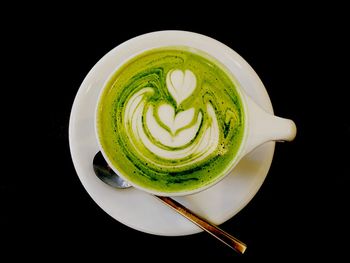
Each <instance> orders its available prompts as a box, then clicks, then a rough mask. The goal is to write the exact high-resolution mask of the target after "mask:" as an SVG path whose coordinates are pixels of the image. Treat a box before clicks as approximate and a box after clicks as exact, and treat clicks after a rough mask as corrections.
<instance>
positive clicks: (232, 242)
mask: <svg viewBox="0 0 350 263" xmlns="http://www.w3.org/2000/svg"><path fill="white" fill-rule="evenodd" d="M155 197H157V198H158V199H159V200H161V201H162V202H163V203H165V204H166V205H167V206H169V207H171V208H172V209H174V210H175V211H176V212H178V213H179V214H181V215H183V216H184V217H186V218H187V219H188V220H190V221H192V222H193V223H195V224H196V225H197V226H199V227H200V228H202V229H203V230H204V231H206V232H208V233H209V234H210V235H212V236H214V237H216V238H217V239H219V240H220V241H221V242H223V243H224V244H226V245H227V246H229V247H230V248H232V249H234V250H235V251H237V252H238V253H240V254H243V253H244V251H245V250H246V249H247V246H246V245H245V244H244V243H243V242H241V241H239V240H238V239H237V238H235V237H233V236H231V235H230V234H229V233H227V232H225V231H224V230H222V229H220V228H219V227H217V226H215V225H213V224H211V223H209V222H207V221H206V220H204V219H203V218H201V217H199V216H197V215H195V214H194V213H193V212H192V211H191V210H189V209H188V208H186V207H184V206H183V205H181V204H180V203H178V202H176V201H175V200H174V199H171V198H169V197H164V196H155Z"/></svg>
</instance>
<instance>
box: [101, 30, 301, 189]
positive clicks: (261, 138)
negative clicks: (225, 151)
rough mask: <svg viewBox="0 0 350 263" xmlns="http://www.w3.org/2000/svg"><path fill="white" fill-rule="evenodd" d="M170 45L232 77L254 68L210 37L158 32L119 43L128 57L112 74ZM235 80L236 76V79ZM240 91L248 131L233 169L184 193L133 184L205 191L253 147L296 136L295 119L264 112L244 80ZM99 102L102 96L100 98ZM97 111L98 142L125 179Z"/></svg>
mask: <svg viewBox="0 0 350 263" xmlns="http://www.w3.org/2000/svg"><path fill="white" fill-rule="evenodd" d="M169 46H185V47H189V48H194V49H197V50H200V51H203V52H205V53H207V54H208V55H210V56H211V57H213V58H214V59H216V60H218V61H219V62H220V63H221V64H223V65H224V66H225V67H226V69H227V70H228V71H229V72H230V73H232V75H233V78H235V76H234V73H233V72H235V68H237V67H240V68H241V69H243V70H248V71H253V69H252V68H251V67H250V66H249V64H248V63H247V62H246V61H245V60H244V59H243V58H242V57H241V56H240V55H238V54H237V53H236V52H235V51H233V50H232V49H231V48H229V47H228V46H226V45H224V44H222V43H221V42H219V41H217V40H215V39H212V38H210V37H207V36H204V35H200V34H197V33H192V32H186V31H158V32H153V33H148V34H144V35H141V36H138V37H135V38H133V39H130V40H128V41H126V42H124V43H122V44H120V45H119V46H118V47H117V48H116V49H117V51H118V52H119V53H120V54H121V55H122V57H124V58H125V60H123V61H120V63H119V64H118V66H117V67H116V68H115V70H114V71H113V72H112V74H111V76H112V75H113V74H114V73H115V72H116V71H117V70H118V69H119V68H120V67H121V66H123V65H124V64H125V63H126V62H128V61H129V60H130V59H132V58H133V57H135V56H137V55H139V54H141V53H143V52H146V51H148V50H151V49H155V48H162V47H169ZM250 75H251V76H256V74H250ZM235 79H236V78H235ZM108 80H109V77H108V78H107V79H106V81H105V85H104V87H106V84H107V82H108ZM248 81H251V82H261V80H260V79H259V78H258V77H256V78H254V77H252V78H251V79H249V80H248ZM238 84H239V85H237V87H236V88H237V91H238V93H239V94H240V97H241V100H242V106H243V112H244V114H245V116H244V119H245V127H244V128H245V131H244V136H243V141H242V143H241V146H240V149H239V150H238V152H237V154H236V156H234V157H233V159H234V161H233V162H232V164H231V166H230V169H229V170H228V171H227V172H226V173H225V174H224V175H221V176H218V177H217V180H215V181H213V182H212V183H211V184H209V185H205V186H203V187H200V188H197V189H195V190H190V191H182V192H179V193H177V192H172V193H164V192H155V191H153V190H150V189H148V188H145V187H143V186H141V185H138V184H135V183H134V182H130V183H131V184H132V185H133V186H134V187H136V188H138V189H141V190H144V191H146V192H149V193H151V194H156V195H162V196H180V195H188V194H194V193H197V192H199V191H202V190H205V189H207V188H208V187H211V186H213V185H214V184H216V183H218V182H219V181H220V180H222V179H223V178H224V177H225V176H226V175H228V174H230V172H231V171H232V169H234V167H235V166H236V165H237V163H238V162H239V160H241V159H242V158H243V157H244V156H245V155H246V154H248V153H249V152H251V151H252V150H253V149H254V148H256V147H258V146H259V145H261V144H263V143H265V142H268V141H291V140H293V139H294V137H295V135H296V126H295V123H294V122H293V121H292V120H289V119H284V118H280V117H277V116H274V115H272V114H270V113H267V112H266V111H264V110H263V109H262V108H261V107H259V106H258V105H257V104H256V103H255V102H254V101H253V100H252V99H251V98H250V97H249V96H248V95H247V94H246V93H245V92H244V91H243V89H242V88H241V87H240V86H242V83H238ZM103 90H104V88H103V89H102V90H101V93H100V97H101V95H102V94H103ZM98 101H100V98H99V100H98ZM98 105H99V104H98ZM97 112H98V110H97V109H96V116H95V130H96V137H97V138H98V139H97V141H98V143H99V147H100V150H101V152H102V154H103V156H104V157H105V159H106V161H107V162H108V164H109V165H110V167H111V168H112V169H113V170H114V171H115V172H116V173H117V174H118V175H119V176H121V177H122V178H123V179H125V177H124V176H123V174H122V173H120V172H119V171H118V169H117V168H116V167H114V166H113V164H112V162H110V161H109V160H108V157H107V154H105V152H104V150H103V147H102V145H101V143H100V141H99V136H98V134H97V131H98V129H97V121H96V119H97Z"/></svg>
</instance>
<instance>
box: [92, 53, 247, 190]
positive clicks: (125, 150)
mask: <svg viewBox="0 0 350 263" xmlns="http://www.w3.org/2000/svg"><path fill="white" fill-rule="evenodd" d="M225 72H226V71H225V69H223V67H222V66H220V64H219V63H218V62H217V61H215V60H214V59H212V58H210V57H209V56H208V55H206V54H204V53H202V52H200V51H197V50H193V49H187V48H185V47H169V48H163V49H154V50H150V51H147V52H145V53H143V54H140V55H138V56H137V57H135V58H133V59H131V60H130V61H129V62H127V63H126V64H124V65H123V66H122V67H121V68H120V69H119V70H118V71H117V72H116V73H115V74H114V75H113V76H112V77H111V79H110V80H109V81H108V83H107V87H106V89H105V90H104V92H103V94H102V96H101V98H100V101H99V105H98V113H97V129H98V136H99V139H100V142H101V145H102V147H103V149H104V151H105V153H106V155H107V157H108V159H109V160H110V162H112V163H113V165H114V166H115V167H116V168H117V169H118V171H119V173H122V174H123V176H124V177H126V178H127V179H128V180H129V181H131V182H134V183H136V184H139V185H141V186H143V187H145V188H147V189H150V190H153V191H161V192H168V193H172V192H182V191H191V190H194V189H196V188H198V187H202V186H205V185H207V184H209V183H211V182H212V181H213V180H216V179H217V178H218V177H221V176H222V175H223V174H224V173H225V172H226V171H227V170H228V169H229V168H230V165H231V163H232V162H233V161H234V159H235V156H236V153H237V151H238V149H239V147H240V145H241V143H242V138H243V132H244V113H243V107H242V102H241V100H240V98H239V96H238V93H237V91H236V87H235V84H234V81H233V79H232V78H231V77H230V75H229V74H227V73H225Z"/></svg>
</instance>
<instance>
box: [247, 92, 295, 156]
mask: <svg viewBox="0 0 350 263" xmlns="http://www.w3.org/2000/svg"><path fill="white" fill-rule="evenodd" d="M246 102H247V109H248V137H247V142H246V147H245V150H244V155H245V154H247V153H249V152H251V151H252V150H253V149H255V148H256V147H258V146H259V145H261V144H263V143H265V142H268V141H292V140H293V139H294V138H295V135H296V131H297V128H296V125H295V123H294V122H293V121H292V120H289V119H285V118H281V117H277V116H275V115H273V114H270V113H267V112H266V111H264V110H263V109H262V108H261V107H260V106H258V105H257V104H256V103H255V102H254V101H253V100H252V99H251V98H250V97H249V96H246Z"/></svg>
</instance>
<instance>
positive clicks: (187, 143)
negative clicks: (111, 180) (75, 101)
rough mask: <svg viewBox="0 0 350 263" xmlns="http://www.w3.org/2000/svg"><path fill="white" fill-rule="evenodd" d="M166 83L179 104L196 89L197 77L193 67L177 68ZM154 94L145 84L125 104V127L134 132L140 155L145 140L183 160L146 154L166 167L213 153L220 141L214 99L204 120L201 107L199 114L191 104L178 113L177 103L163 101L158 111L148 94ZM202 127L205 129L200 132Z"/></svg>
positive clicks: (153, 149) (159, 153) (159, 152)
mask: <svg viewBox="0 0 350 263" xmlns="http://www.w3.org/2000/svg"><path fill="white" fill-rule="evenodd" d="M166 84H167V88H168V91H169V92H170V94H171V95H172V96H173V98H174V99H175V101H176V103H177V104H179V103H181V102H182V101H183V100H185V99H186V98H187V97H188V96H190V95H191V94H192V92H193V91H194V89H195V87H196V77H195V75H194V74H193V73H192V72H191V71H189V70H186V71H185V72H182V71H181V70H173V71H170V72H169V73H168V76H167V81H166ZM153 94H154V90H153V89H152V88H148V87H145V88H143V89H141V90H140V91H138V92H136V93H135V94H134V95H133V96H131V98H130V99H129V101H128V102H127V104H126V107H125V116H124V127H125V129H126V130H128V131H129V132H130V133H129V134H132V135H133V136H130V138H131V144H132V146H133V147H134V149H135V151H137V152H138V154H139V155H140V156H142V152H143V151H142V147H140V146H139V144H140V143H142V145H143V146H145V147H146V148H147V149H148V150H149V151H151V152H153V153H154V154H156V155H157V156H158V157H160V158H161V159H167V160H176V161H178V160H181V162H178V163H177V164H176V165H174V164H173V162H161V161H158V162H157V161H156V160H152V159H151V158H146V160H147V161H148V162H149V163H152V164H154V165H158V166H159V167H164V168H174V166H175V167H176V168H179V167H184V166H186V165H191V164H193V163H194V162H198V161H200V160H203V159H205V158H206V157H207V156H209V155H210V154H211V153H213V151H214V150H215V149H216V148H217V147H218V144H219V127H218V122H217V119H216V116H215V111H214V109H213V106H212V105H211V103H210V102H208V103H207V104H206V108H207V109H206V112H207V114H208V118H207V119H206V120H203V118H202V111H201V109H199V110H198V111H197V113H196V114H195V108H190V109H187V110H185V111H181V112H179V113H177V114H176V115H175V109H174V107H173V106H171V105H169V104H168V103H166V102H162V103H161V104H160V105H159V106H158V110H157V111H155V110H154V107H153V106H152V105H149V104H148V98H152V95H153ZM147 95H148V96H147ZM177 106H178V105H177ZM143 113H145V116H144V115H143ZM157 115H158V116H157ZM194 118H195V119H196V120H195V121H193V119H194ZM158 120H159V122H158ZM199 129H203V131H202V132H199ZM145 130H148V131H149V132H148V133H147V132H146V131H145ZM199 134H200V136H198V138H197V135H199ZM157 144H159V146H158V145H157Z"/></svg>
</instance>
